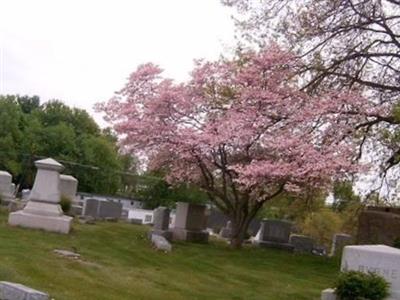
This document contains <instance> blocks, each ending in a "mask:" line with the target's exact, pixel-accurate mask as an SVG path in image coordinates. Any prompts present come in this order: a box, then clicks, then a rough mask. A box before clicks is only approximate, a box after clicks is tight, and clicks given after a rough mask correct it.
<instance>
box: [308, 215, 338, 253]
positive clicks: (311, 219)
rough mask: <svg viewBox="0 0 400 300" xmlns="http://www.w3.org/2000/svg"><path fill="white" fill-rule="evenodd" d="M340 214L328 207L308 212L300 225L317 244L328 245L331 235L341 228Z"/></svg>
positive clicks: (330, 241)
mask: <svg viewBox="0 0 400 300" xmlns="http://www.w3.org/2000/svg"><path fill="white" fill-rule="evenodd" d="M342 222H343V221H342V219H341V218H340V215H339V214H337V213H335V212H333V211H332V210H331V209H329V208H324V209H321V210H319V211H317V212H315V213H312V214H310V215H309V216H308V217H307V218H306V219H305V220H304V223H303V224H302V225H301V229H302V232H303V233H304V234H305V235H309V236H311V237H313V238H314V239H315V240H316V241H317V242H318V243H319V244H321V245H324V246H326V247H330V245H331V243H332V237H333V235H334V234H335V233H337V232H340V231H341V228H342Z"/></svg>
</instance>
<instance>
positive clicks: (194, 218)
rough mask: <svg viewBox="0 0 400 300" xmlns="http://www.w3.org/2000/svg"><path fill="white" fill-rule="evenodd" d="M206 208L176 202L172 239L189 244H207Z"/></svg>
mask: <svg viewBox="0 0 400 300" xmlns="http://www.w3.org/2000/svg"><path fill="white" fill-rule="evenodd" d="M206 220H207V218H206V206H205V205H202V204H192V203H185V202H178V203H177V204H176V217H175V227H174V229H173V234H172V235H173V239H174V240H183V241H189V242H208V236H209V233H208V232H207V231H206V230H205V227H206Z"/></svg>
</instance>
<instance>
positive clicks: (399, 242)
mask: <svg viewBox="0 0 400 300" xmlns="http://www.w3.org/2000/svg"><path fill="white" fill-rule="evenodd" d="M0 203H1V202H0ZM393 247H395V248H399V249H400V238H399V237H397V238H395V239H394V241H393Z"/></svg>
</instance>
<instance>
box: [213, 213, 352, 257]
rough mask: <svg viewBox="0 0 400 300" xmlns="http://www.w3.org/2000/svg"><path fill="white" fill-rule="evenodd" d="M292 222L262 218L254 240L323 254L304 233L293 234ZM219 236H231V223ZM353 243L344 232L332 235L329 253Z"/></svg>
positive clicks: (319, 247) (272, 245) (322, 249)
mask: <svg viewBox="0 0 400 300" xmlns="http://www.w3.org/2000/svg"><path fill="white" fill-rule="evenodd" d="M292 228H293V224H292V223H291V222H288V221H285V220H269V219H264V220H263V221H262V222H261V227H260V230H259V232H258V234H257V236H256V238H255V240H254V242H255V243H256V244H258V245H259V246H261V247H267V248H278V249H284V250H289V251H294V252H301V253H313V254H317V255H325V254H326V249H325V248H324V247H322V246H317V245H316V244H315V242H314V240H313V239H312V238H311V237H309V236H305V235H300V234H293V233H292ZM220 236H221V237H222V238H226V239H229V238H230V237H231V236H232V225H231V222H230V221H228V223H227V225H226V226H225V227H224V228H222V229H221V231H220ZM352 243H353V238H352V237H351V236H350V235H348V234H344V233H338V234H335V235H334V236H333V241H332V249H331V253H330V255H333V256H335V255H337V254H340V253H341V251H342V249H343V247H344V246H346V245H349V244H352Z"/></svg>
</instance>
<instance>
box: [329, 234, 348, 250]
mask: <svg viewBox="0 0 400 300" xmlns="http://www.w3.org/2000/svg"><path fill="white" fill-rule="evenodd" d="M353 242H354V241H353V237H352V236H351V235H349V234H345V233H337V234H335V235H334V236H333V241H332V249H331V254H330V255H331V256H336V255H341V254H342V251H343V248H344V247H345V246H347V245H351V244H353Z"/></svg>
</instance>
